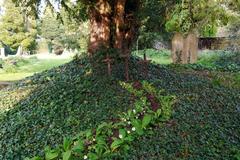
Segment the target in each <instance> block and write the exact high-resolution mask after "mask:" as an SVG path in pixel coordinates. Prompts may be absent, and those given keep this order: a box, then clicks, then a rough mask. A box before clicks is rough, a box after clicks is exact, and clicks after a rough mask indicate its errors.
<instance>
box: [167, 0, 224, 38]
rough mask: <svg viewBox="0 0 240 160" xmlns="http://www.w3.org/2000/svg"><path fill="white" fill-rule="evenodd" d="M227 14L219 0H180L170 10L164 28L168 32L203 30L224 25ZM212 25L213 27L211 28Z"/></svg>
mask: <svg viewBox="0 0 240 160" xmlns="http://www.w3.org/2000/svg"><path fill="white" fill-rule="evenodd" d="M227 22H228V15H227V13H226V10H225V9H224V7H223V6H222V5H221V3H220V1H219V0H182V1H181V3H179V4H177V5H175V7H174V8H173V10H171V11H170V16H169V20H168V21H167V23H166V25H165V26H166V29H167V30H168V31H170V32H174V31H175V32H182V33H189V32H191V31H193V30H195V32H198V31H199V32H200V33H201V32H203V33H204V30H209V29H214V27H215V26H219V25H226V24H227ZM212 27H213V28H212Z"/></svg>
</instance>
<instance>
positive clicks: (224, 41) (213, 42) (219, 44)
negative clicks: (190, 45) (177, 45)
mask: <svg viewBox="0 0 240 160" xmlns="http://www.w3.org/2000/svg"><path fill="white" fill-rule="evenodd" d="M198 48H199V49H210V50H235V51H236V50H238V51H240V37H234V38H230V37H219V38H199V43H198Z"/></svg>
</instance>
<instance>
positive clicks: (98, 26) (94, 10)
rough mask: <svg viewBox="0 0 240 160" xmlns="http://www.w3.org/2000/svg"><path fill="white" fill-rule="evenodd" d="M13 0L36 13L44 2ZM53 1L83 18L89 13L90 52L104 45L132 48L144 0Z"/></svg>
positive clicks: (124, 52)
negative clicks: (74, 3) (140, 8)
mask: <svg viewBox="0 0 240 160" xmlns="http://www.w3.org/2000/svg"><path fill="white" fill-rule="evenodd" d="M13 1H14V2H15V3H17V4H18V5H19V6H22V7H25V8H26V7H28V8H31V10H30V12H32V13H35V14H37V13H38V7H37V6H39V5H40V4H41V0H33V1H30V2H29V1H28V0H13ZM53 2H54V3H55V4H61V7H64V8H66V10H67V11H69V13H70V14H72V15H73V17H77V18H79V15H80V16H85V15H86V13H87V15H88V18H89V20H90V38H89V44H88V51H89V53H90V54H94V53H95V52H97V50H98V49H100V48H115V49H117V50H119V52H121V53H122V54H127V53H128V52H129V51H130V47H131V45H132V42H133V41H134V39H135V37H136V33H137V30H138V21H137V11H138V10H139V6H140V0H92V1H87V0H81V1H77V3H76V5H70V4H71V2H70V1H68V0H55V1H53ZM48 3H50V2H49V1H48ZM81 18H82V17H81ZM79 21H80V19H79Z"/></svg>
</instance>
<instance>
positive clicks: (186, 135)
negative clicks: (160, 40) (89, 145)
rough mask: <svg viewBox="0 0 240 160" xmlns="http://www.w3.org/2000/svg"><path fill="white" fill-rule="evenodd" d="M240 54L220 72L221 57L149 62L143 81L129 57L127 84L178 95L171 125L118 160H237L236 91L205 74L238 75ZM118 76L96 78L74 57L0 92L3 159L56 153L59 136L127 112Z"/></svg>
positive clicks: (117, 71)
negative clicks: (207, 62) (48, 150)
mask: <svg viewBox="0 0 240 160" xmlns="http://www.w3.org/2000/svg"><path fill="white" fill-rule="evenodd" d="M238 56H239V55H232V56H230V57H228V56H226V57H225V59H224V64H223V63H222V65H225V67H224V68H222V67H221V66H218V65H217V63H218V62H219V59H217V60H215V61H214V62H213V63H214V64H215V67H216V68H209V67H204V66H202V65H200V66H199V65H197V66H196V65H184V66H176V65H156V64H150V65H149V77H148V78H146V79H145V78H143V77H142V75H141V74H140V73H139V72H138V68H139V66H138V65H139V63H138V61H139V60H138V59H135V58H132V59H131V64H130V66H131V71H130V75H131V76H132V77H131V78H132V81H137V80H140V81H142V80H145V81H148V82H149V83H152V84H153V85H154V86H155V87H156V88H157V89H158V90H162V89H163V90H165V91H166V93H169V94H171V95H175V96H176V103H175V105H174V108H173V109H174V111H173V114H172V117H171V120H170V121H168V122H167V123H166V124H162V125H159V126H155V127H153V128H152V130H150V131H149V132H148V133H147V134H144V135H143V136H142V137H139V139H138V140H136V141H134V142H133V144H131V145H130V152H128V153H125V154H122V155H119V156H120V157H119V158H117V159H129V160H131V159H132V160H138V159H143V160H145V159H146V160H149V159H150V160H155V159H156V160H161V159H163V160H165V159H172V160H175V159H176V160H178V159H186V160H187V159H234V156H236V155H237V154H239V153H240V139H239V137H240V130H239V128H240V117H239V104H240V92H239V89H238V88H236V87H235V86H231V85H228V84H227V83H216V82H215V81H213V79H211V78H209V77H208V76H205V75H204V74H203V71H204V72H211V71H214V72H219V73H222V74H223V75H224V74H225V73H229V74H230V73H232V74H238V72H239V70H238V67H240V66H239V64H238V62H239V61H238V60H237V59H238ZM234 60H236V61H234ZM221 61H222V60H221ZM229 64H231V65H230V66H234V67H232V68H231V67H229ZM104 67H105V68H106V66H104ZM223 69H227V70H228V72H226V71H223ZM121 70H124V64H122V63H120V64H118V65H117V66H113V74H114V75H115V77H116V78H115V79H109V78H108V77H106V76H103V75H104V74H103V73H99V74H97V75H93V74H92V68H91V66H90V65H89V62H88V61H86V60H85V59H79V60H74V61H71V62H70V63H67V64H65V65H63V66H60V67H56V68H53V69H50V70H47V71H44V72H42V73H38V74H36V75H34V76H32V77H29V78H26V79H25V80H23V81H21V82H18V83H16V84H14V85H13V86H10V87H9V88H8V89H3V90H2V91H1V94H0V106H1V107H0V151H2V152H0V159H8V160H15V159H23V158H24V157H26V156H30V157H31V156H34V155H43V152H44V147H46V146H47V145H49V146H51V147H55V146H56V145H58V144H62V142H63V138H64V137H68V136H70V137H72V136H75V135H77V134H78V133H79V132H81V131H84V130H86V129H89V128H96V127H97V126H98V125H99V124H101V123H102V122H105V121H108V120H110V119H114V118H116V117H117V116H118V114H119V113H122V112H125V111H126V110H127V109H129V106H130V104H131V103H132V100H131V95H130V94H129V93H128V92H127V91H126V90H124V89H123V88H122V87H121V86H120V85H119V81H121V80H123V79H122V77H123V76H122V75H123V73H122V72H121ZM104 71H105V72H106V70H104ZM196 73H197V74H196ZM236 79H238V77H237V78H236Z"/></svg>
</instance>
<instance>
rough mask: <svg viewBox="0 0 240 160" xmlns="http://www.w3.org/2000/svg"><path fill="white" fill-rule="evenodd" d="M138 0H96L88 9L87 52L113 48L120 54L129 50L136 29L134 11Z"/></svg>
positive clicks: (137, 5) (136, 9) (135, 11)
mask: <svg viewBox="0 0 240 160" xmlns="http://www.w3.org/2000/svg"><path fill="white" fill-rule="evenodd" d="M139 1H140V0H115V1H112V2H110V1H108V0H97V3H96V4H95V5H94V6H92V7H91V8H90V9H89V19H90V41H89V44H88V52H89V53H90V55H93V54H94V53H95V52H96V51H97V50H98V49H100V48H115V49H118V50H119V51H120V53H122V54H126V53H127V52H129V51H130V47H131V45H132V43H133V41H134V40H135V39H134V37H136V33H137V31H138V25H137V19H136V13H137V11H138V7H139Z"/></svg>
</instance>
